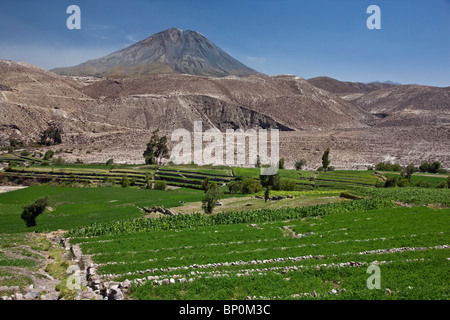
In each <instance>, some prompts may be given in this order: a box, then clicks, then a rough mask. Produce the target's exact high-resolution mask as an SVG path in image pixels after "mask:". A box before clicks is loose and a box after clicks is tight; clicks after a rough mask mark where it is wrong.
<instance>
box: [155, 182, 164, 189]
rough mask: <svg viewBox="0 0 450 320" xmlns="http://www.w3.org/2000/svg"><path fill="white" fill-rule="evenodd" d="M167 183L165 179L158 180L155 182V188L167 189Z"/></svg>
mask: <svg viewBox="0 0 450 320" xmlns="http://www.w3.org/2000/svg"><path fill="white" fill-rule="evenodd" d="M166 188H167V184H166V181H164V180H158V181H156V182H155V190H166Z"/></svg>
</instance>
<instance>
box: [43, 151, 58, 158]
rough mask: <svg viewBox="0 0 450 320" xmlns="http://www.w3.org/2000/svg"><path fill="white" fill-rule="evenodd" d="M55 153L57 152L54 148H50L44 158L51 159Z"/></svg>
mask: <svg viewBox="0 0 450 320" xmlns="http://www.w3.org/2000/svg"><path fill="white" fill-rule="evenodd" d="M54 155H55V152H53V151H52V150H48V151H47V152H46V153H45V154H44V160H50V159H51V158H53V156H54Z"/></svg>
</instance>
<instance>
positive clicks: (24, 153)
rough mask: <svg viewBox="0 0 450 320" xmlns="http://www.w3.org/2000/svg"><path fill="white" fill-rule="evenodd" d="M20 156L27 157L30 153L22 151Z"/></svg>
mask: <svg viewBox="0 0 450 320" xmlns="http://www.w3.org/2000/svg"><path fill="white" fill-rule="evenodd" d="M20 155H21V156H22V157H28V156H29V155H31V152H30V151H28V150H23V151H22V152H21V153H20Z"/></svg>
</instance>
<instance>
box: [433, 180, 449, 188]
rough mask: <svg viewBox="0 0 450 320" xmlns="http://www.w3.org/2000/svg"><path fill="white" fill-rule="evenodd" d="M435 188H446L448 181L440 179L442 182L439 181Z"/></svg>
mask: <svg viewBox="0 0 450 320" xmlns="http://www.w3.org/2000/svg"><path fill="white" fill-rule="evenodd" d="M436 188H439V189H447V188H448V183H447V182H445V181H442V182H440V183H439V184H438V185H437V186H436Z"/></svg>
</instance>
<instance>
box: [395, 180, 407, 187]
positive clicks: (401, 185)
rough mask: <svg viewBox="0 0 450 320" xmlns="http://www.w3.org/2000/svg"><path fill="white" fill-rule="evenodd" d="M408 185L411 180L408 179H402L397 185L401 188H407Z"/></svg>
mask: <svg viewBox="0 0 450 320" xmlns="http://www.w3.org/2000/svg"><path fill="white" fill-rule="evenodd" d="M408 184H409V180H408V179H406V178H405V179H400V180H399V181H398V183H397V185H398V186H399V187H402V188H403V187H407V186H408Z"/></svg>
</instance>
